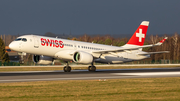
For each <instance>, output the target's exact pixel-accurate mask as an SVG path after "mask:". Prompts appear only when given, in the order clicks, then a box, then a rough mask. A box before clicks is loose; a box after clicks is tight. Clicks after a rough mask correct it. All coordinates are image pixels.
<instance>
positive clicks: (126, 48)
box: [92, 37, 168, 54]
mask: <svg viewBox="0 0 180 101" xmlns="http://www.w3.org/2000/svg"><path fill="white" fill-rule="evenodd" d="M167 38H168V37H165V38H164V39H163V40H161V41H160V42H158V43H156V44H151V45H144V46H132V47H123V46H122V47H120V48H119V49H116V50H97V51H92V53H102V54H105V53H109V52H122V51H131V50H137V49H139V48H146V47H154V46H160V45H162V43H163V42H164V41H165V40H166V39H167Z"/></svg>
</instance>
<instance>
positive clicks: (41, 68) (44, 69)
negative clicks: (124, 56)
mask: <svg viewBox="0 0 180 101" xmlns="http://www.w3.org/2000/svg"><path fill="white" fill-rule="evenodd" d="M87 67H88V66H87ZM87 67H73V66H72V70H81V69H87ZM96 67H97V69H132V68H168V67H179V66H125V67H123V66H108V67H102V66H101V67H100V66H96ZM54 70H63V67H62V66H61V67H47V66H45V67H11V68H9V67H8V68H0V72H10V71H54Z"/></svg>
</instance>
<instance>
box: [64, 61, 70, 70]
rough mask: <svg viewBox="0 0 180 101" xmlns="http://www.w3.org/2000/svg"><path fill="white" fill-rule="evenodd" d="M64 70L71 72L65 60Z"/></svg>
mask: <svg viewBox="0 0 180 101" xmlns="http://www.w3.org/2000/svg"><path fill="white" fill-rule="evenodd" d="M64 72H71V67H70V66H69V64H68V62H66V66H64Z"/></svg>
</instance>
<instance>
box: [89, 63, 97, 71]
mask: <svg viewBox="0 0 180 101" xmlns="http://www.w3.org/2000/svg"><path fill="white" fill-rule="evenodd" d="M88 70H89V71H90V72H95V71H96V67H95V66H94V64H93V63H91V66H89V67H88Z"/></svg>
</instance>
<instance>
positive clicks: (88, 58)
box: [73, 51, 93, 64]
mask: <svg viewBox="0 0 180 101" xmlns="http://www.w3.org/2000/svg"><path fill="white" fill-rule="evenodd" d="M73 61H74V62H75V63H82V64H90V63H92V62H93V56H92V55H91V54H89V53H86V52H81V51H80V52H75V53H74V54H73Z"/></svg>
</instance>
